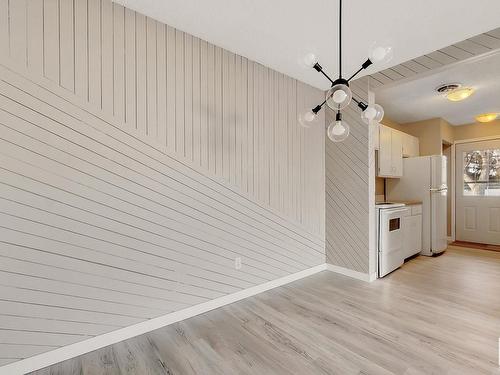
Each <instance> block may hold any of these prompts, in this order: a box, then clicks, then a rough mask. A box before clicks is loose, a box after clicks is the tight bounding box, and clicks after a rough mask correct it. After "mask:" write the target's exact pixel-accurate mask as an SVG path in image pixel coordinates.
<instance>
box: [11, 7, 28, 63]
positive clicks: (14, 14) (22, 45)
mask: <svg viewBox="0 0 500 375" xmlns="http://www.w3.org/2000/svg"><path fill="white" fill-rule="evenodd" d="M9 6H10V9H9V13H8V14H9V28H10V56H11V58H12V59H13V60H14V61H15V62H16V63H17V64H19V65H21V66H25V65H26V54H27V50H26V48H27V46H26V45H27V39H26V29H27V25H26V17H27V12H26V10H27V8H26V7H27V0H16V1H10V2H9Z"/></svg>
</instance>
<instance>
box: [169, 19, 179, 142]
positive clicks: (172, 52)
mask: <svg viewBox="0 0 500 375" xmlns="http://www.w3.org/2000/svg"><path fill="white" fill-rule="evenodd" d="M166 39H167V48H166V49H167V58H166V59H167V61H166V65H167V148H168V149H169V150H172V151H175V145H176V139H177V136H176V134H175V133H176V125H175V121H176V114H175V110H176V106H175V100H176V99H175V98H176V97H175V92H176V85H177V81H176V76H175V63H176V59H175V56H176V48H175V29H174V28H173V27H170V26H168V25H167V26H166Z"/></svg>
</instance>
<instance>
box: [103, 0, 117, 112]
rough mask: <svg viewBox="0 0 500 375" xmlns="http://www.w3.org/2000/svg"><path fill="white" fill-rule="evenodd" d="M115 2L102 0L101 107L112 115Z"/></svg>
mask: <svg viewBox="0 0 500 375" xmlns="http://www.w3.org/2000/svg"><path fill="white" fill-rule="evenodd" d="M113 23H114V18H113V3H112V2H110V1H107V0H101V66H102V75H101V80H102V86H101V107H102V109H103V111H104V112H106V113H108V114H110V115H112V114H113V113H114V110H113V85H114V82H113V77H114V74H113V71H114V61H113V60H114V58H113V57H114V56H113Z"/></svg>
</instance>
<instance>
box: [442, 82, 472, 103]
mask: <svg viewBox="0 0 500 375" xmlns="http://www.w3.org/2000/svg"><path fill="white" fill-rule="evenodd" d="M436 91H437V92H439V93H440V94H443V95H445V96H446V99H448V100H449V101H451V102H459V101H461V100H465V99H467V98H468V97H469V96H471V95H472V94H474V91H475V90H474V89H473V88H472V87H462V85H461V84H460V83H446V84H444V85H441V86H439V87H437V88H436Z"/></svg>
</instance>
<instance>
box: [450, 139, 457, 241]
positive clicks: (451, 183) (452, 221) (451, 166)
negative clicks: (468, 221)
mask: <svg viewBox="0 0 500 375" xmlns="http://www.w3.org/2000/svg"><path fill="white" fill-rule="evenodd" d="M455 148H456V146H455V142H454V143H453V144H452V145H451V158H450V159H451V160H450V163H449V168H451V181H450V186H448V189H449V190H450V194H451V242H455V238H456V237H455V233H456V232H455V231H456V227H455V221H456V217H455V204H456V203H455V198H456V197H455V184H456V180H455Z"/></svg>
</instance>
